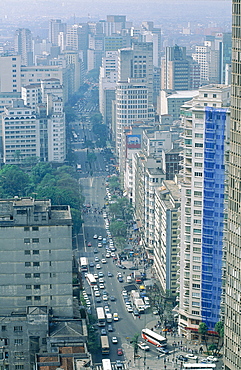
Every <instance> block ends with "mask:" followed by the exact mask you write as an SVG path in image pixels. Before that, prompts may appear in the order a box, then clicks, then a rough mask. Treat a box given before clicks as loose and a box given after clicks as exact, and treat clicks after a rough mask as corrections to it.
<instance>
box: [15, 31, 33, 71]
mask: <svg viewBox="0 0 241 370" xmlns="http://www.w3.org/2000/svg"><path fill="white" fill-rule="evenodd" d="M14 46H15V53H16V54H19V55H21V65H22V66H32V65H33V45H32V32H31V31H30V30H29V29H27V28H19V29H18V30H17V31H16V32H15V45H14Z"/></svg>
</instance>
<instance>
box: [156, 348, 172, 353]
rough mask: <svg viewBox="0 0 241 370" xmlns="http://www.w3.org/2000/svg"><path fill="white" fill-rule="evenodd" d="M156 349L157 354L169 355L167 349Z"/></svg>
mask: <svg viewBox="0 0 241 370" xmlns="http://www.w3.org/2000/svg"><path fill="white" fill-rule="evenodd" d="M156 349H157V351H158V352H160V353H163V354H164V355H168V354H169V351H168V349H166V348H164V347H157V348H156Z"/></svg>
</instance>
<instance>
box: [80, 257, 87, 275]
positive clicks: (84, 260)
mask: <svg viewBox="0 0 241 370" xmlns="http://www.w3.org/2000/svg"><path fill="white" fill-rule="evenodd" d="M79 262H80V270H81V271H84V272H86V271H88V258H86V257H80V259H79Z"/></svg>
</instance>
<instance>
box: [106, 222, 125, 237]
mask: <svg viewBox="0 0 241 370" xmlns="http://www.w3.org/2000/svg"><path fill="white" fill-rule="evenodd" d="M110 232H111V234H113V236H123V237H126V234H127V226H126V223H125V222H124V221H114V222H111V224H110Z"/></svg>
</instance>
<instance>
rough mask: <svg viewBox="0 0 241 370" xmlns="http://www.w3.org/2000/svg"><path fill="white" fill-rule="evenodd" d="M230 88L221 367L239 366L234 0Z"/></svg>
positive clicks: (239, 8) (239, 146)
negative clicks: (222, 357) (226, 233)
mask: <svg viewBox="0 0 241 370" xmlns="http://www.w3.org/2000/svg"><path fill="white" fill-rule="evenodd" d="M232 11H233V14H232V15H233V26H232V27H233V33H232V49H233V50H232V89H231V94H232V95H231V125H230V126H231V127H230V152H229V203H228V241H227V252H226V253H227V254H226V256H227V257H226V265H227V269H226V296H225V326H224V368H225V369H226V370H237V369H240V368H241V352H240V351H241V349H240V343H241V299H240V297H241V284H240V281H241V208H240V199H241V171H240V166H241V115H240V104H241V96H240V89H241V80H240V69H241V59H240V53H241V34H240V22H241V2H240V0H233V8H232Z"/></svg>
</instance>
